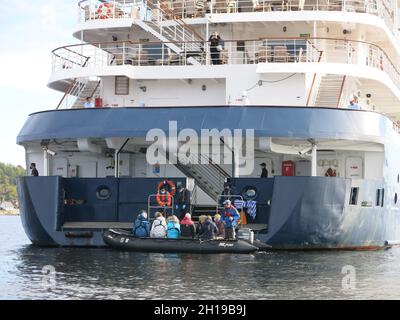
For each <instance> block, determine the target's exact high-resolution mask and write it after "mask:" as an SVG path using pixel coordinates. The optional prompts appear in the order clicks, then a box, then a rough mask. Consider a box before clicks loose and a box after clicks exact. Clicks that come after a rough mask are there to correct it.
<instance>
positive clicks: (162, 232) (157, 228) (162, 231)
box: [152, 220, 167, 238]
mask: <svg viewBox="0 0 400 320" xmlns="http://www.w3.org/2000/svg"><path fill="white" fill-rule="evenodd" d="M157 222H158V224H156V223H157ZM166 235H167V228H166V227H165V226H164V225H163V223H162V221H161V220H155V221H154V223H153V228H152V236H153V237H154V238H165V236H166Z"/></svg>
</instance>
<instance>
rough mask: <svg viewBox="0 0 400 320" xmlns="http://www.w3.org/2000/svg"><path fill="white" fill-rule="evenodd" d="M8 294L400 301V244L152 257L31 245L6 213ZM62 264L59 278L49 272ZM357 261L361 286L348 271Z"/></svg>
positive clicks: (1, 237)
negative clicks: (347, 278) (348, 282)
mask: <svg viewBox="0 0 400 320" xmlns="http://www.w3.org/2000/svg"><path fill="white" fill-rule="evenodd" d="M0 256H1V260H0V298H1V299H169V300H170V299H196V300H202V299H216V300H220V299H317V298H320V299H399V298H400V249H397V248H396V249H392V250H387V251H377V252H273V253H263V254H255V255H193V254H183V255H178V254H146V253H129V252H117V251H112V250H107V249H71V248H64V249H60V248H55V249H43V248H35V247H32V246H30V245H29V241H28V240H27V238H26V236H25V234H24V232H23V230H22V228H21V226H20V221H19V218H18V217H0ZM48 265H51V266H54V268H55V271H56V277H55V280H56V282H55V283H52V282H50V285H49V281H48V278H45V275H44V274H43V273H42V270H43V267H44V266H48ZM346 265H350V266H354V268H355V271H356V278H355V279H356V282H355V285H356V286H355V289H354V290H344V289H343V287H342V280H343V277H344V274H342V268H343V267H344V266H346Z"/></svg>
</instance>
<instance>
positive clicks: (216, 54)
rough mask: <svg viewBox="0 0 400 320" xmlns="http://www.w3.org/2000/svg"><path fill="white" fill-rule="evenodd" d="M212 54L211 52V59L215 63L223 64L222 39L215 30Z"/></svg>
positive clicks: (211, 41) (211, 39) (211, 46)
mask: <svg viewBox="0 0 400 320" xmlns="http://www.w3.org/2000/svg"><path fill="white" fill-rule="evenodd" d="M209 42H210V54H211V61H212V64H214V65H218V64H221V59H220V55H221V51H222V45H221V42H222V39H221V37H220V36H219V34H218V32H216V31H215V32H214V33H213V34H212V35H211V37H210V39H209Z"/></svg>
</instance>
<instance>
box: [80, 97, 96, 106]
mask: <svg viewBox="0 0 400 320" xmlns="http://www.w3.org/2000/svg"><path fill="white" fill-rule="evenodd" d="M83 107H84V108H85V109H91V108H94V104H93V102H92V98H91V97H87V98H86V102H85V104H84V105H83Z"/></svg>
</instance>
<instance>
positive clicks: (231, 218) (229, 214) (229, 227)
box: [223, 200, 240, 240]
mask: <svg viewBox="0 0 400 320" xmlns="http://www.w3.org/2000/svg"><path fill="white" fill-rule="evenodd" d="M224 206H225V208H224V216H223V221H224V225H225V239H227V240H234V239H236V231H235V228H236V226H237V221H238V219H239V218H240V214H239V212H238V211H237V209H236V208H235V207H234V206H233V205H232V202H231V201H230V200H226V201H225V202H224Z"/></svg>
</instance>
